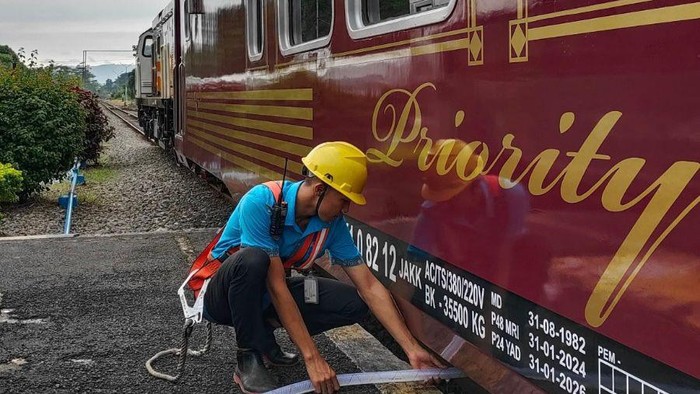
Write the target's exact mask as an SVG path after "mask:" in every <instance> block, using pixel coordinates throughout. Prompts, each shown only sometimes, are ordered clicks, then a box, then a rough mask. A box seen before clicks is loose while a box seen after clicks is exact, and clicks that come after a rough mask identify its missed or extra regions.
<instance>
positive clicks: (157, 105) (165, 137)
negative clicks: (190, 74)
mask: <svg viewBox="0 0 700 394" xmlns="http://www.w3.org/2000/svg"><path fill="white" fill-rule="evenodd" d="M175 25H176V24H175V17H174V3H172V2H171V3H169V4H168V5H167V6H166V7H165V8H164V9H163V10H162V11H161V12H159V13H158V15H156V17H155V19H154V20H153V25H152V26H151V28H150V29H148V30H146V31H145V32H143V33H142V34H141V36H140V37H139V42H138V44H137V46H136V47H135V48H134V57H135V58H136V72H135V85H136V86H135V92H136V94H135V97H136V106H137V107H138V117H139V125H140V126H141V127H142V128H143V130H144V133H145V134H146V136H147V137H149V138H151V139H154V140H155V141H158V143H159V144H160V145H161V146H162V147H163V148H165V149H170V148H172V146H173V139H174V130H175V124H174V116H175V110H174V108H173V105H174V102H175V72H176V68H175V65H176V63H175V52H176V47H179V45H177V44H176V37H175Z"/></svg>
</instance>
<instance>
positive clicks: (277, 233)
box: [270, 158, 287, 240]
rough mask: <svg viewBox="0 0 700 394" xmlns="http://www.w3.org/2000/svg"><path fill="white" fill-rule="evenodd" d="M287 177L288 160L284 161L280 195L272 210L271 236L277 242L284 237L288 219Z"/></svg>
mask: <svg viewBox="0 0 700 394" xmlns="http://www.w3.org/2000/svg"><path fill="white" fill-rule="evenodd" d="M286 177H287V159H286V158H285V159H284V172H283V173H282V184H281V185H280V195H279V197H278V198H277V201H275V203H274V204H272V208H270V235H271V236H272V238H274V239H275V240H278V239H279V238H280V237H281V236H282V231H283V230H284V220H285V218H286V217H287V202H286V201H284V198H283V197H284V196H283V194H284V180H285V178H286Z"/></svg>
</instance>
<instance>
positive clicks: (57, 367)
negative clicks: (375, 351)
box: [0, 230, 376, 393]
mask: <svg viewBox="0 0 700 394" xmlns="http://www.w3.org/2000/svg"><path fill="white" fill-rule="evenodd" d="M212 233H213V231H212V230H201V231H189V232H169V233H157V232H156V233H144V234H136V235H116V236H79V237H75V238H53V239H29V240H28V239H23V240H14V241H13V240H7V239H4V240H3V239H0V272H2V275H0V294H1V295H0V310H1V314H0V393H75V392H108V393H115V392H119V393H131V392H134V393H135V392H138V393H144V392H149V393H155V392H168V393H170V392H173V393H179V392H183V393H184V392H199V393H208V392H217V393H221V392H238V390H237V389H236V388H234V386H235V385H234V384H233V383H232V381H231V377H232V372H233V370H234V366H235V364H234V363H235V360H234V357H233V354H234V351H235V348H234V345H233V340H232V338H233V337H232V335H233V334H232V332H231V331H230V330H229V329H227V328H224V327H215V330H214V341H213V345H212V350H211V351H210V353H208V354H207V355H205V356H204V357H202V358H190V359H189V360H188V364H187V369H186V371H187V375H186V376H185V378H184V380H183V381H182V382H180V383H178V384H177V385H173V384H171V383H168V382H165V381H161V380H158V379H155V378H152V377H151V376H150V375H149V374H148V373H147V372H146V369H145V367H144V363H145V362H146V360H147V359H148V358H150V357H151V356H152V355H154V354H155V353H157V352H158V351H160V350H163V349H165V348H171V347H175V346H177V345H178V344H179V341H180V335H181V332H180V329H181V325H182V312H181V310H180V305H179V301H178V300H177V297H176V294H175V291H176V288H177V286H179V284H180V283H181V281H182V280H183V275H184V273H185V272H186V270H187V268H188V267H187V265H188V263H187V262H188V261H189V258H190V257H189V256H188V255H191V254H192V253H193V252H192V251H194V250H200V249H201V248H202V247H203V246H204V244H205V243H206V241H207V240H209V239H210V238H211V236H212ZM202 331H203V330H202ZM278 331H279V330H278ZM278 339H279V341H280V343H281V344H282V346H283V347H284V348H286V349H289V350H292V349H293V348H292V345H291V344H290V342H289V340H288V338H287V336H286V334H284V333H283V332H280V333H279V335H278ZM316 341H317V344H318V345H319V348H320V350H321V353H322V354H324V355H325V356H326V357H327V358H328V360H329V362H330V364H331V365H333V367H334V368H335V369H336V371H337V372H338V373H350V372H358V369H357V367H356V366H355V364H354V363H353V362H352V361H351V360H350V359H348V358H347V356H346V355H345V354H344V353H343V352H341V351H339V350H338V349H337V348H336V347H335V345H334V344H333V343H332V342H331V341H330V340H329V339H328V338H327V337H325V336H324V335H319V336H317V337H316ZM174 365H175V363H174V362H169V363H164V364H161V367H162V368H163V369H167V367H168V366H170V367H174ZM276 375H277V376H278V377H279V378H280V381H281V382H282V383H284V384H290V383H294V382H297V381H299V380H302V379H305V378H306V373H305V370H304V367H303V366H302V365H298V366H296V367H294V368H291V369H286V370H281V371H276ZM343 392H356V393H366V392H376V389H375V388H374V387H359V388H354V389H352V390H347V391H346V390H343Z"/></svg>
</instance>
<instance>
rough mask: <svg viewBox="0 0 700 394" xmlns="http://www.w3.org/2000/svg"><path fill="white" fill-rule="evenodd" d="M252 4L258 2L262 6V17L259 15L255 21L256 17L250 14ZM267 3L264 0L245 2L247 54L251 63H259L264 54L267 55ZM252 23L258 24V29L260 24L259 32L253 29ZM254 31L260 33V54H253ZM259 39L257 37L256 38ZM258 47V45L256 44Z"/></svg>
mask: <svg viewBox="0 0 700 394" xmlns="http://www.w3.org/2000/svg"><path fill="white" fill-rule="evenodd" d="M252 2H258V3H259V4H260V15H258V18H257V19H256V20H255V21H253V18H254V16H251V12H250V8H251V7H250V5H251V3H252ZM265 3H266V1H264V0H246V1H245V20H246V31H245V32H246V48H247V49H246V52H247V53H248V59H249V60H250V61H251V62H257V61H259V60H260V59H262V57H263V54H264V53H265ZM251 22H256V26H255V27H256V28H257V27H258V25H257V23H259V25H260V26H259V28H260V29H259V30H258V29H252V27H253V24H252V23H251ZM253 31H256V34H257V31H260V48H259V52H258V53H253V51H252V50H253V45H251V44H252V42H253V41H252V37H251V33H252V32H253ZM256 38H257V37H256ZM256 45H257V44H256Z"/></svg>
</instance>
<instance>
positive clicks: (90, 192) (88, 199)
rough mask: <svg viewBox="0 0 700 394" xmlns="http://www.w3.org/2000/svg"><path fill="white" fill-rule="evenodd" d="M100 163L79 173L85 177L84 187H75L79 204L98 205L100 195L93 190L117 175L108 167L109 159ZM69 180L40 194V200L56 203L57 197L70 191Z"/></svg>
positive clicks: (53, 185)
mask: <svg viewBox="0 0 700 394" xmlns="http://www.w3.org/2000/svg"><path fill="white" fill-rule="evenodd" d="M100 161H101V162H102V163H100V164H98V165H97V166H94V167H88V168H86V169H85V170H83V171H81V172H80V173H81V174H82V175H83V176H84V177H85V185H82V186H76V187H75V194H77V195H78V201H79V202H80V204H89V205H99V204H100V203H101V197H102V196H100V194H99V193H98V192H97V191H96V190H95V186H96V185H100V184H102V183H105V182H108V181H109V180H111V179H113V178H114V177H116V175H117V170H115V169H114V168H112V167H110V166H109V158H107V157H105V158H104V160H100ZM70 184H71V180H70V178H65V179H63V180H61V181H60V182H56V183H54V184H52V185H51V186H50V187H49V190H47V191H46V192H44V193H42V194H41V197H40V198H41V199H42V200H48V201H53V202H55V201H58V197H60V196H62V195H64V194H68V192H69V191H70Z"/></svg>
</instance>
